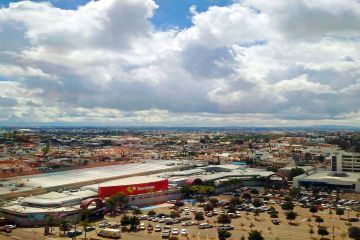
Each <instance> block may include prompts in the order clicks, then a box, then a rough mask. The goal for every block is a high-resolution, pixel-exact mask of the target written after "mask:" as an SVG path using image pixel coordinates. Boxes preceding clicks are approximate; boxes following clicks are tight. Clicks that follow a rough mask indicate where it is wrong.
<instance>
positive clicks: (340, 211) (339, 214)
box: [336, 208, 345, 219]
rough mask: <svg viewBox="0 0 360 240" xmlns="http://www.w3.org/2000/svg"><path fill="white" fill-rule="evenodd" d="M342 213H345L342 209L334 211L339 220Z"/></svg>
mask: <svg viewBox="0 0 360 240" xmlns="http://www.w3.org/2000/svg"><path fill="white" fill-rule="evenodd" d="M344 213H345V211H344V209H342V208H337V209H336V215H338V216H339V219H340V216H342V215H344Z"/></svg>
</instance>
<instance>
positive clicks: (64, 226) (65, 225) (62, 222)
mask: <svg viewBox="0 0 360 240" xmlns="http://www.w3.org/2000/svg"><path fill="white" fill-rule="evenodd" d="M68 226H69V222H68V221H67V220H66V219H61V220H60V226H59V229H60V231H63V233H64V234H63V235H65V233H66V231H67V229H68Z"/></svg>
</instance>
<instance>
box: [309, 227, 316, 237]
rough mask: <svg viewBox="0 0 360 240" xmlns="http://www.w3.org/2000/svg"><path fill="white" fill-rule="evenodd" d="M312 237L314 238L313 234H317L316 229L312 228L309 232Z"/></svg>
mask: <svg viewBox="0 0 360 240" xmlns="http://www.w3.org/2000/svg"><path fill="white" fill-rule="evenodd" d="M309 233H310V237H311V238H312V236H313V234H314V233H315V231H314V229H313V228H312V227H311V228H310V230H309Z"/></svg>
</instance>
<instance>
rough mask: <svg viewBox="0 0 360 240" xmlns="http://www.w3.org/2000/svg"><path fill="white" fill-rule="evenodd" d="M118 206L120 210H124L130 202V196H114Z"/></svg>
mask: <svg viewBox="0 0 360 240" xmlns="http://www.w3.org/2000/svg"><path fill="white" fill-rule="evenodd" d="M114 198H115V202H116V205H117V207H118V208H119V209H121V210H124V209H125V207H126V205H127V204H128V202H129V198H128V196H126V195H125V194H124V193H122V192H121V193H118V194H116V195H115V196H114Z"/></svg>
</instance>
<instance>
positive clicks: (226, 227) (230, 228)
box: [218, 224, 234, 230]
mask: <svg viewBox="0 0 360 240" xmlns="http://www.w3.org/2000/svg"><path fill="white" fill-rule="evenodd" d="M218 229H220V230H233V229H234V226H233V225H230V224H222V225H220V226H219V227H218Z"/></svg>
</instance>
